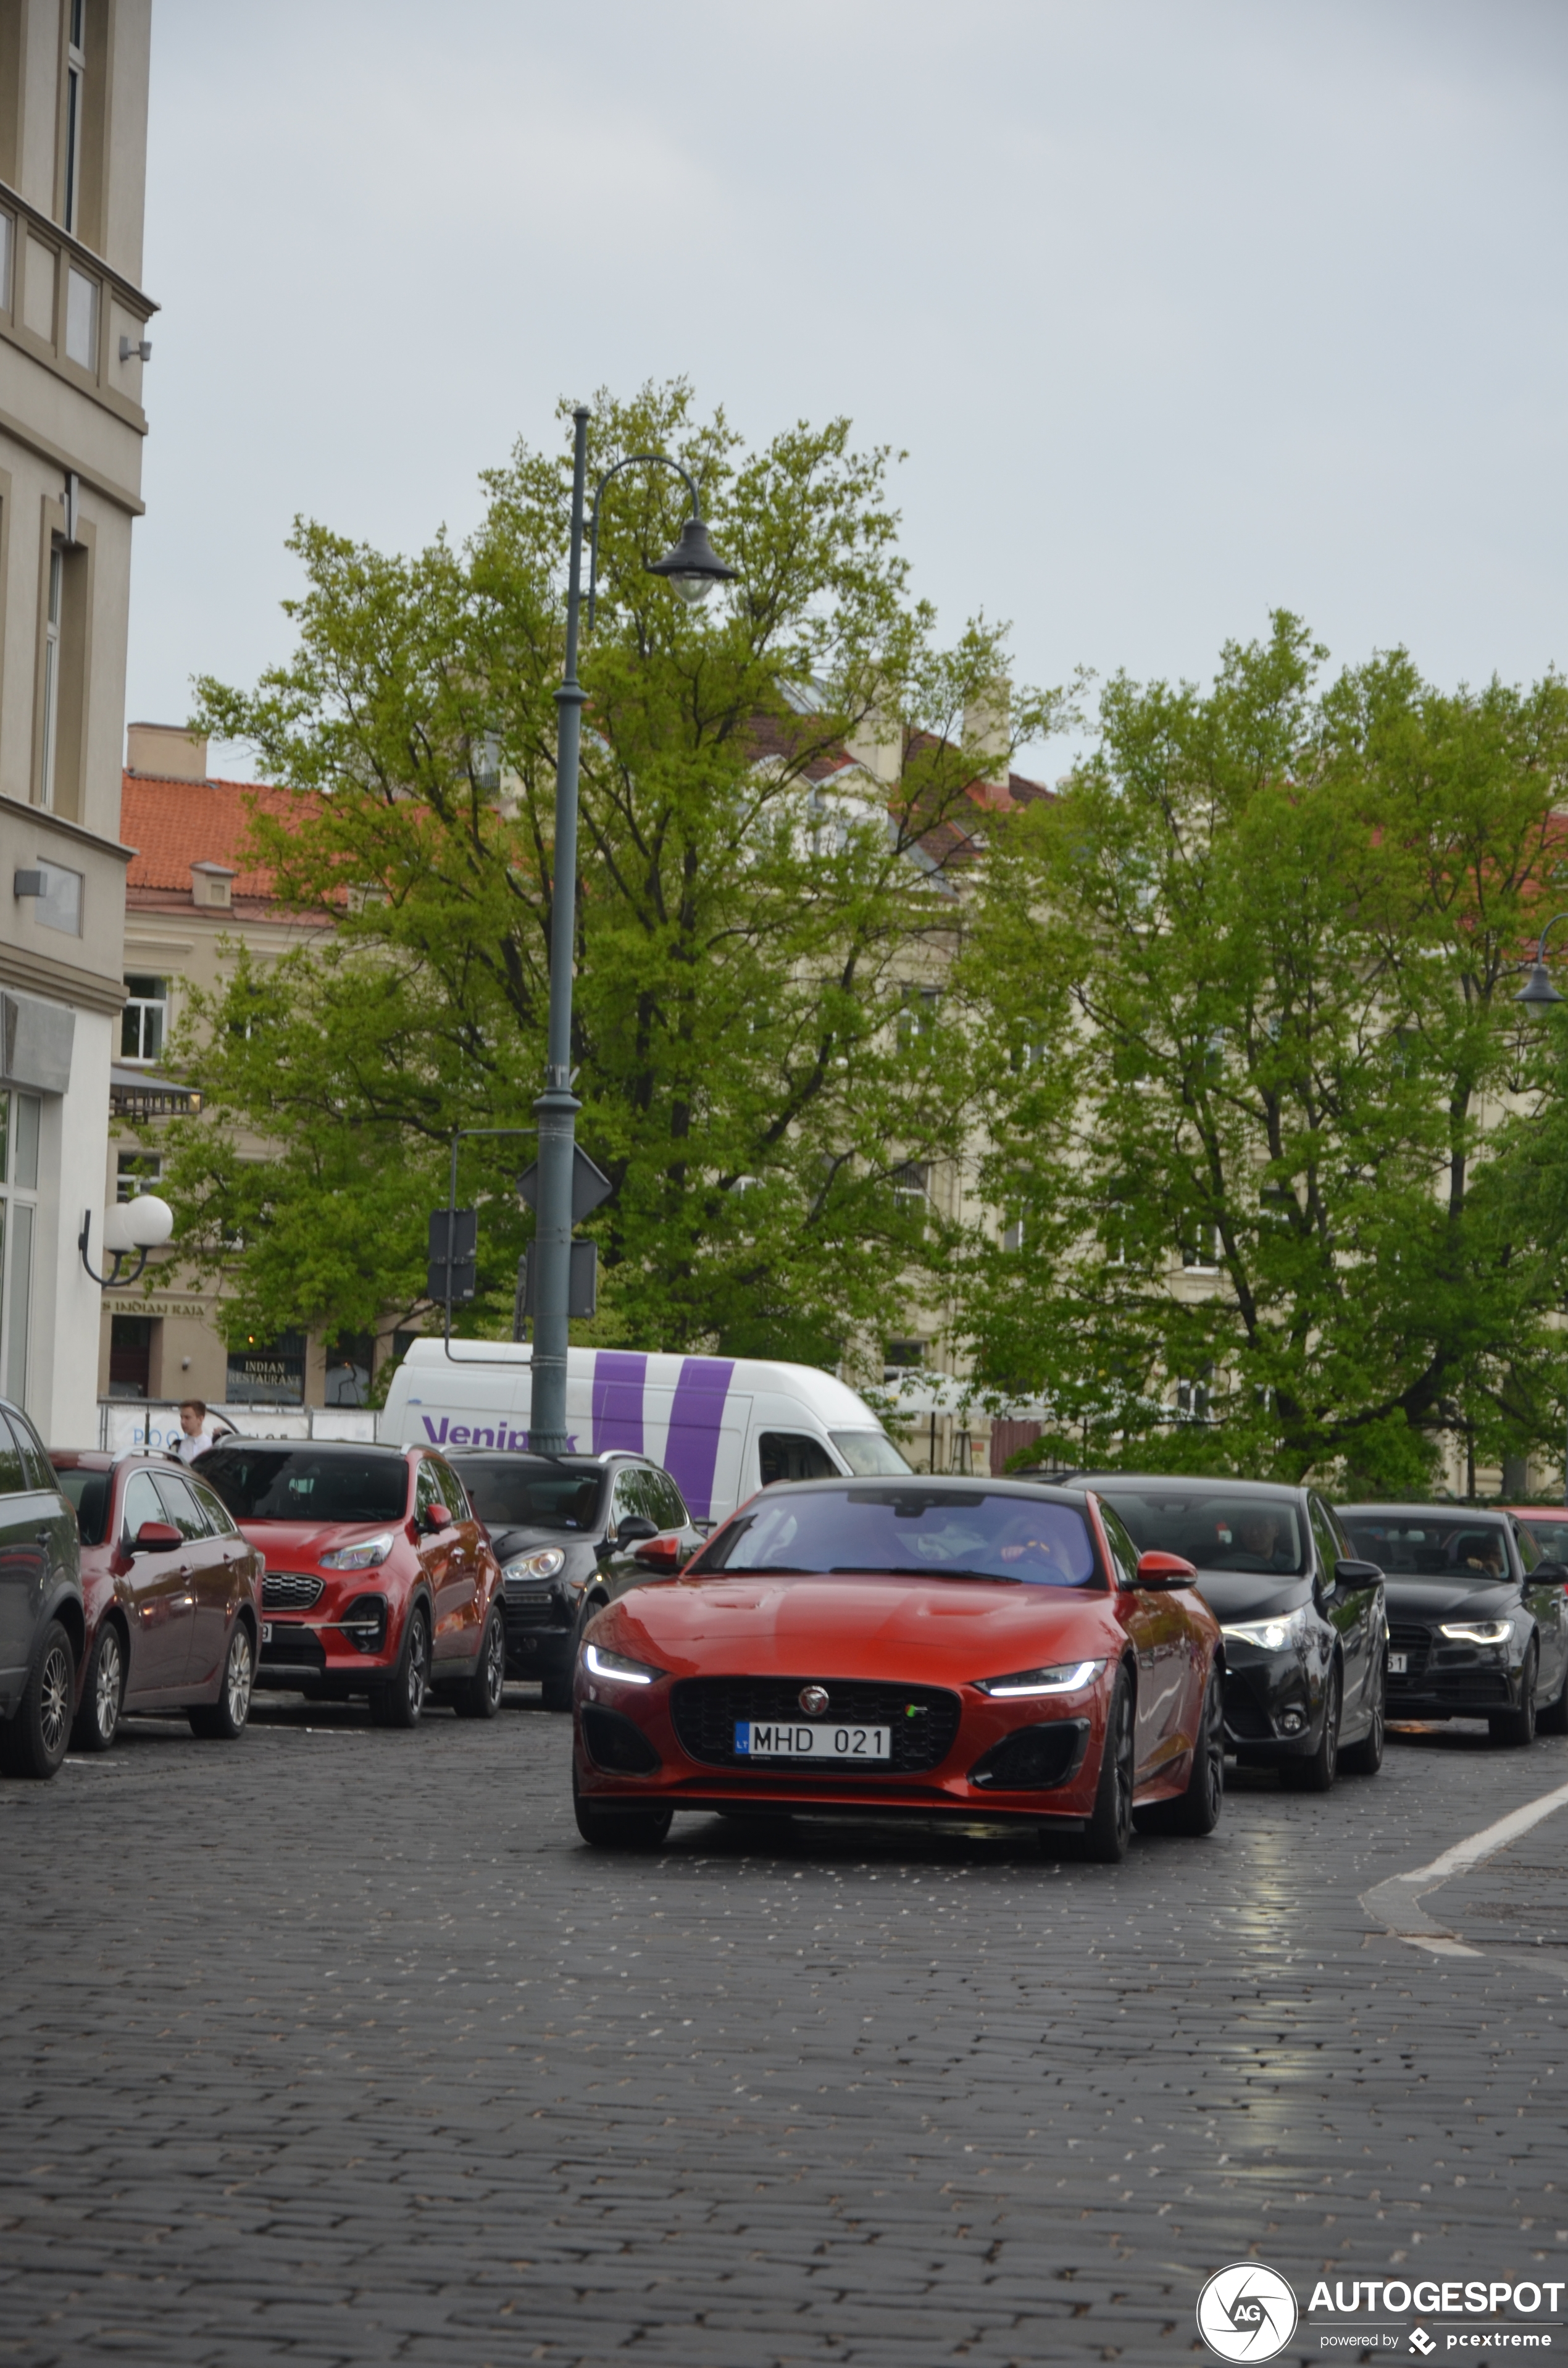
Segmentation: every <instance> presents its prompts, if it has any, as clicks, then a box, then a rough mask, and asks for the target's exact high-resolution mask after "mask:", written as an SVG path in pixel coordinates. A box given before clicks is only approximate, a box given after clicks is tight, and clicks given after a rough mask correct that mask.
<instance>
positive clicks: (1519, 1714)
mask: <svg viewBox="0 0 1568 2368" xmlns="http://www.w3.org/2000/svg"><path fill="white" fill-rule="evenodd" d="M1539 1676H1540V1652H1539V1650H1538V1648H1537V1645H1536V1641H1535V1638H1534V1637H1533V1636H1532V1637H1531V1638H1530V1641H1529V1644H1528V1646H1527V1647H1526V1650H1525V1666H1524V1668H1522V1669H1521V1670H1520V1671H1519V1706H1518V1708H1517V1710H1500V1711H1494V1713H1493V1714H1492V1716H1491V1717H1490V1718H1489V1719H1488V1720H1487V1722H1486V1724H1487V1725H1488V1726H1489V1727H1490V1728H1491V1729H1492V1740H1493V1742H1494V1743H1506V1744H1510V1745H1512V1746H1513V1748H1515V1749H1516V1750H1517V1749H1518V1748H1521V1747H1522V1746H1523V1745H1525V1744H1528V1743H1533V1742H1534V1741H1535V1725H1536V1720H1535V1686H1536V1679H1537V1678H1538V1677H1539Z"/></svg>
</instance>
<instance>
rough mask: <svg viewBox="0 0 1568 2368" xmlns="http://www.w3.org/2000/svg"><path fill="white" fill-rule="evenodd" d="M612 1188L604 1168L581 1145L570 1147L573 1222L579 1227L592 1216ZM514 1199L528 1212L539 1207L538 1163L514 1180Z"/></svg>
mask: <svg viewBox="0 0 1568 2368" xmlns="http://www.w3.org/2000/svg"><path fill="white" fill-rule="evenodd" d="M614 1190H615V1186H614V1185H613V1184H612V1183H611V1182H610V1180H609V1178H608V1176H607V1175H606V1174H605V1172H604V1170H603V1168H601V1167H595V1166H594V1163H593V1161H592V1160H591V1159H590V1158H589V1157H588V1155H587V1153H586V1152H585V1150H584V1149H583V1147H582V1144H574V1145H573V1146H572V1223H573V1224H574V1225H580V1224H582V1222H583V1220H584V1218H585V1217H586V1216H589V1215H591V1214H592V1212H593V1211H594V1210H595V1209H597V1207H598V1205H599V1202H600V1201H608V1199H609V1196H610V1194H611V1193H612V1192H613V1191H614ZM517 1197H518V1199H519V1200H521V1201H527V1202H528V1207H529V1208H530V1209H537V1208H538V1207H539V1162H538V1160H537V1159H536V1160H535V1162H534V1164H533V1166H532V1167H525V1168H524V1170H523V1172H522V1174H521V1175H520V1176H519V1177H518V1178H517Z"/></svg>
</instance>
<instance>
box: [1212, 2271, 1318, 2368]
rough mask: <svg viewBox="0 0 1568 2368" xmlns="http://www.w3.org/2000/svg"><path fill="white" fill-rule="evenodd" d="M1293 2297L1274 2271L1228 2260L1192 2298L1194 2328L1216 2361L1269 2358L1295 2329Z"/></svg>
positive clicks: (1286, 2342)
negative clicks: (1226, 2266) (1195, 2306)
mask: <svg viewBox="0 0 1568 2368" xmlns="http://www.w3.org/2000/svg"><path fill="white" fill-rule="evenodd" d="M1296 2317H1297V2312H1296V2297H1295V2294H1293V2292H1292V2291H1291V2289H1290V2286H1289V2285H1288V2284H1287V2283H1286V2282H1285V2280H1284V2279H1283V2278H1282V2277H1281V2276H1280V2274H1279V2272H1278V2270H1271V2269H1268V2268H1267V2266H1266V2265H1265V2264H1264V2263H1263V2262H1262V2261H1233V2262H1232V2263H1231V2265H1230V2267H1229V2269H1224V2270H1216V2271H1215V2272H1214V2274H1213V2276H1212V2277H1211V2278H1210V2281H1209V2283H1208V2284H1207V2285H1206V2286H1205V2287H1204V2289H1203V2292H1202V2293H1201V2294H1199V2297H1198V2332H1199V2335H1201V2337H1202V2338H1203V2340H1204V2342H1205V2343H1206V2344H1207V2345H1208V2346H1209V2349H1210V2351H1213V2352H1217V2353H1218V2355H1219V2357H1220V2358H1221V2360H1272V2359H1274V2357H1275V2356H1276V2354H1277V2353H1278V2352H1281V2351H1284V2349H1285V2346H1286V2345H1287V2344H1288V2343H1289V2342H1290V2338H1291V2337H1292V2335H1294V2333H1295V2332H1296Z"/></svg>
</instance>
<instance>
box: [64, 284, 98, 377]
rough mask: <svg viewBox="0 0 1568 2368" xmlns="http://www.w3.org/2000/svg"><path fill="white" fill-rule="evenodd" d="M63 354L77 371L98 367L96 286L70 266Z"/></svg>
mask: <svg viewBox="0 0 1568 2368" xmlns="http://www.w3.org/2000/svg"><path fill="white" fill-rule="evenodd" d="M65 354H66V359H67V360H69V361H74V362H75V363H76V365H77V366H78V368H79V369H82V370H92V371H93V372H94V373H95V375H96V373H97V367H98V283H97V280H96V279H88V277H87V275H86V273H85V271H78V270H77V269H76V268H74V266H73V267H72V268H70V269H69V270H68V271H67V272H66V274H65Z"/></svg>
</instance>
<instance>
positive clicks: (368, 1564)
mask: <svg viewBox="0 0 1568 2368" xmlns="http://www.w3.org/2000/svg"><path fill="white" fill-rule="evenodd" d="M396 1543H397V1535H396V1532H395V1531H392V1530H383V1531H381V1535H380V1537H378V1538H361V1539H360V1541H359V1543H358V1545H357V1546H335V1547H334V1548H333V1550H332V1552H331V1554H318V1555H317V1556H316V1567H317V1568H318V1569H319V1570H374V1569H375V1567H376V1565H377V1564H378V1563H383V1562H385V1560H386V1558H387V1556H388V1554H391V1552H392V1548H393V1546H394V1545H395V1544H396Z"/></svg>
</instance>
